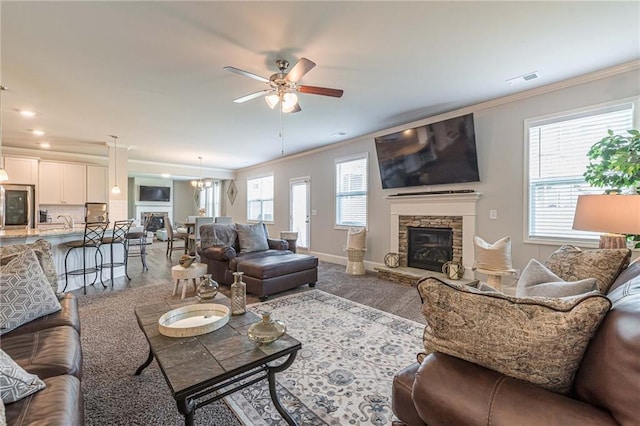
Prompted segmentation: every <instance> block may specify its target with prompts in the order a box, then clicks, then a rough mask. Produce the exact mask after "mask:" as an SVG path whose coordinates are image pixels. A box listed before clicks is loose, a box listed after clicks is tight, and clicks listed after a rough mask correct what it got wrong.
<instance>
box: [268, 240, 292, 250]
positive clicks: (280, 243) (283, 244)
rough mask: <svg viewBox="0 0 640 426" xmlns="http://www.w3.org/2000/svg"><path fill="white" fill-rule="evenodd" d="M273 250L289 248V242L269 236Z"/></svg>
mask: <svg viewBox="0 0 640 426" xmlns="http://www.w3.org/2000/svg"><path fill="white" fill-rule="evenodd" d="M267 243H269V248H270V249H271V250H289V243H288V242H287V241H286V240H281V239H279V238H267Z"/></svg>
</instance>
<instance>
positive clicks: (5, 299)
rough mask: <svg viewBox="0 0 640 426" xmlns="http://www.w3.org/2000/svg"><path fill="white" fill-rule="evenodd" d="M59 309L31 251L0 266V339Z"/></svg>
mask: <svg viewBox="0 0 640 426" xmlns="http://www.w3.org/2000/svg"><path fill="white" fill-rule="evenodd" d="M60 309H62V308H61V306H60V302H58V298H57V297H56V295H55V293H54V292H53V290H52V289H51V286H50V285H49V282H48V281H47V278H46V277H45V276H44V272H42V268H41V267H40V263H39V262H38V258H37V257H36V254H35V253H34V251H33V250H28V251H25V252H22V253H19V254H18V255H17V256H16V257H15V258H13V259H12V260H11V261H10V262H9V263H7V264H6V265H3V266H0V335H1V334H4V333H7V332H9V331H11V330H13V329H15V328H17V327H19V326H21V325H22V324H25V323H28V322H29V321H33V320H34V319H36V318H40V317H42V316H44V315H48V314H51V313H54V312H58V311H59V310H60Z"/></svg>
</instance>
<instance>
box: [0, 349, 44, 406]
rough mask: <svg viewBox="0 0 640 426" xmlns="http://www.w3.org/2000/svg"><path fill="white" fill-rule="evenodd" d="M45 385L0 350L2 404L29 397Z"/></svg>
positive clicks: (0, 392)
mask: <svg viewBox="0 0 640 426" xmlns="http://www.w3.org/2000/svg"><path fill="white" fill-rule="evenodd" d="M45 386H46V385H45V384H44V382H43V381H42V380H40V378H39V377H38V376H36V375H35V374H31V373H27V372H26V371H24V369H23V368H22V367H20V366H19V365H18V364H17V363H16V362H15V361H14V360H12V359H11V357H10V356H9V355H7V354H6V353H5V352H4V351H3V350H2V349H0V395H2V402H4V403H5V404H9V403H11V402H15V401H18V400H20V399H22V398H24V397H25V396H29V395H31V394H32V393H34V392H37V391H39V390H40V389H44V388H45Z"/></svg>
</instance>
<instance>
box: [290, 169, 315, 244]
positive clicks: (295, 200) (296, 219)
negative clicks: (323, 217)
mask: <svg viewBox="0 0 640 426" xmlns="http://www.w3.org/2000/svg"><path fill="white" fill-rule="evenodd" d="M310 188H311V179H310V178H309V177H302V178H294V179H291V181H290V195H289V200H291V204H290V206H289V230H291V231H295V232H297V233H298V240H297V242H296V246H297V247H298V248H303V249H308V248H309V247H310V245H309V233H310V224H309V212H310V203H311V201H310V200H311V193H310Z"/></svg>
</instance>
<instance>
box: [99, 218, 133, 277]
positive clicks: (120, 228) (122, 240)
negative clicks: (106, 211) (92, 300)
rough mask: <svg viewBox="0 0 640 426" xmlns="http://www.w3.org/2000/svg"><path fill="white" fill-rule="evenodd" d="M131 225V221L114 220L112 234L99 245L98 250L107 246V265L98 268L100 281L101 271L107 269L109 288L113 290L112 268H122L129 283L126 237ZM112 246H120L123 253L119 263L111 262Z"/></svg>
mask: <svg viewBox="0 0 640 426" xmlns="http://www.w3.org/2000/svg"><path fill="white" fill-rule="evenodd" d="M132 223H133V219H128V220H116V221H115V222H113V233H112V234H111V236H110V237H103V238H102V243H101V244H100V247H99V248H98V250H100V248H102V246H104V245H108V246H109V263H103V264H102V265H101V266H100V281H102V270H103V269H104V268H109V270H110V271H111V287H112V288H113V268H119V267H121V266H124V274H125V275H126V277H127V278H128V279H129V281H131V277H130V276H129V273H128V271H127V258H128V253H127V240H126V236H127V234H129V229H130V228H131V224H132ZM114 244H121V245H122V250H123V251H124V253H123V257H122V260H121V261H120V262H114V260H113V246H114Z"/></svg>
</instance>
